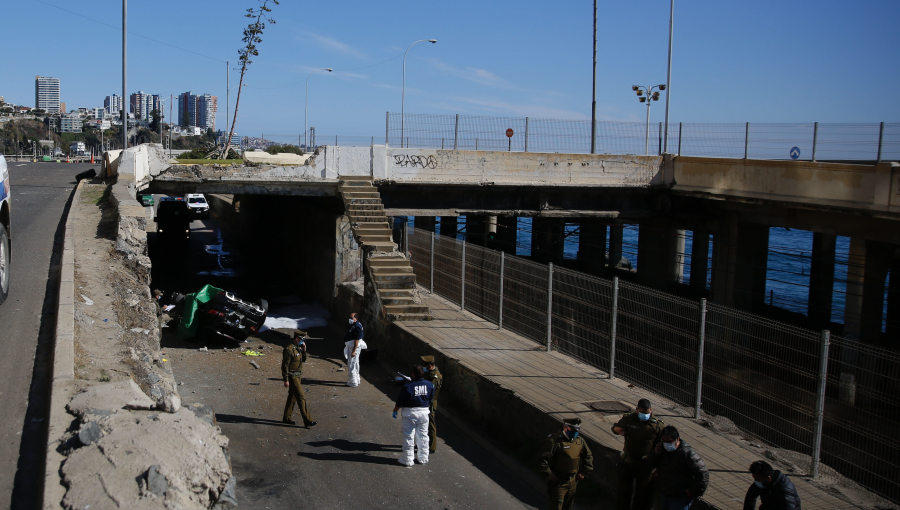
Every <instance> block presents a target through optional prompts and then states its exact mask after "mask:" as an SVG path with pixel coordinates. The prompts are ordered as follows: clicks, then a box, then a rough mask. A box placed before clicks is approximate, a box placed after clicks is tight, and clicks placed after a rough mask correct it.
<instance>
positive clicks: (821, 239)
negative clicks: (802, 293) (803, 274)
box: [807, 232, 837, 329]
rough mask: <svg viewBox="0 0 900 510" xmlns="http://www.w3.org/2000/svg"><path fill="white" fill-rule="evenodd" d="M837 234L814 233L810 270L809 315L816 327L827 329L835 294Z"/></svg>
mask: <svg viewBox="0 0 900 510" xmlns="http://www.w3.org/2000/svg"><path fill="white" fill-rule="evenodd" d="M836 245H837V236H836V235H834V234H820V233H818V232H815V233H813V249H812V263H811V264H810V271H809V308H808V311H807V317H809V320H810V322H812V324H813V325H815V327H816V328H822V329H827V325H828V323H830V322H831V306H832V300H833V297H834V296H833V295H834V252H835V247H836Z"/></svg>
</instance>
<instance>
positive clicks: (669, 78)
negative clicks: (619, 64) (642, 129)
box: [647, 0, 675, 153]
mask: <svg viewBox="0 0 900 510" xmlns="http://www.w3.org/2000/svg"><path fill="white" fill-rule="evenodd" d="M674 19H675V0H670V3H669V68H668V70H667V71H666V118H665V121H666V125H665V127H664V128H663V129H664V130H665V131H664V133H665V134H664V135H663V152H666V153H667V152H669V96H671V95H672V88H671V87H672V29H673V27H674ZM647 106H648V107H649V106H650V105H649V104H648V105H647Z"/></svg>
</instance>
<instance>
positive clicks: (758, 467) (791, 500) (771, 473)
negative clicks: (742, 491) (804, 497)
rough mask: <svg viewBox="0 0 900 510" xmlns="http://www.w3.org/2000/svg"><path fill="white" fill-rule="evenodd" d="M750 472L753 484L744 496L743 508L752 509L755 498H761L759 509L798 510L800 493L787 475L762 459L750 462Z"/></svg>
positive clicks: (754, 504) (754, 506)
mask: <svg viewBox="0 0 900 510" xmlns="http://www.w3.org/2000/svg"><path fill="white" fill-rule="evenodd" d="M750 474H751V475H752V476H753V484H752V485H750V488H749V489H747V495H746V496H744V510H754V509H755V508H756V499H757V498H759V499H761V500H762V503H761V504H760V505H759V510H800V495H799V494H797V489H796V488H795V487H794V482H792V481H791V479H790V478H788V477H787V475H785V474H784V473H782V472H781V471H775V470H774V469H772V466H770V465H769V463H768V462H766V461H764V460H758V461H756V462H754V463H753V464H750Z"/></svg>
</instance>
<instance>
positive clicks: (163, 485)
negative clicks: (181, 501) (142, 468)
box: [147, 464, 169, 498]
mask: <svg viewBox="0 0 900 510" xmlns="http://www.w3.org/2000/svg"><path fill="white" fill-rule="evenodd" d="M147 489H148V490H149V491H150V492H152V493H153V494H155V495H156V496H157V497H159V498H164V497H165V496H166V491H167V490H169V481H168V480H167V479H166V477H165V476H164V475H163V474H162V473H160V472H159V466H158V465H156V464H154V465H152V466H150V469H148V470H147Z"/></svg>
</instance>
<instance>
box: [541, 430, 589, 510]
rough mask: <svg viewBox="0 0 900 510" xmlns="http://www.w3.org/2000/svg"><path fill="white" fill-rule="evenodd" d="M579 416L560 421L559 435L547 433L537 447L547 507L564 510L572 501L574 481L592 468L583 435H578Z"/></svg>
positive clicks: (578, 480) (579, 479) (576, 481)
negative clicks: (548, 434)
mask: <svg viewBox="0 0 900 510" xmlns="http://www.w3.org/2000/svg"><path fill="white" fill-rule="evenodd" d="M580 429H581V418H568V419H566V420H563V429H562V432H561V433H559V434H551V435H550V436H549V437H548V438H547V441H546V442H545V443H544V444H543V445H542V446H541V449H540V450H538V462H539V463H540V464H541V473H542V474H543V475H544V476H546V477H547V494H548V495H549V496H550V510H568V509H570V508H572V504H573V503H574V502H575V488H576V487H577V486H578V482H580V481H581V480H584V477H585V475H586V474H587V473H589V472H590V471H593V469H594V456H593V455H592V454H591V449H590V448H588V445H587V442H586V441H585V440H584V438H581V437H578V434H579V430H580Z"/></svg>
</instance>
